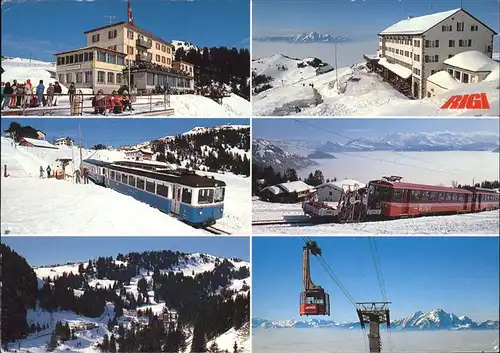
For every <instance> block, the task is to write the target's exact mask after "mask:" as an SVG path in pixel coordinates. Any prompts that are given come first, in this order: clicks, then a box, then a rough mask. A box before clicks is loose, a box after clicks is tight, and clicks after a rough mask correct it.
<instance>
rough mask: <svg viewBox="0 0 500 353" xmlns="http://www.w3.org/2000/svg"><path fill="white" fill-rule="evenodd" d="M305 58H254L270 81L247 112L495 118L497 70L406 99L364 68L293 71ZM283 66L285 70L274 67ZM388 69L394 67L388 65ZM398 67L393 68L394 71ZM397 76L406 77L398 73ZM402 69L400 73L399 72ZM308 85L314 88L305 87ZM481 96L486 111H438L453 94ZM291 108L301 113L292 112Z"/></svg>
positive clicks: (497, 108)
mask: <svg viewBox="0 0 500 353" xmlns="http://www.w3.org/2000/svg"><path fill="white" fill-rule="evenodd" d="M305 61H306V59H303V60H299V59H297V60H296V59H290V58H287V57H285V56H282V55H273V56H271V57H268V58H263V59H258V60H254V61H253V62H252V63H253V71H254V72H255V73H256V74H257V75H261V74H263V75H268V76H271V77H272V80H271V81H270V84H271V85H272V86H273V88H271V89H268V90H265V91H263V92H260V93H258V94H255V95H254V96H253V97H252V105H253V114H254V115H257V116H287V115H297V116H323V117H329V116H384V117H393V116H394V117H401V116H469V117H470V116H498V115H499V114H500V104H499V95H498V85H499V84H500V78H499V77H500V75H499V72H500V69H495V70H494V71H493V72H492V73H490V74H489V75H488V76H487V78H486V79H485V80H484V81H483V82H480V83H469V84H464V85H462V86H459V87H454V88H453V89H451V90H449V91H446V92H444V93H441V94H438V95H436V96H435V97H430V98H424V99H421V100H411V99H409V98H408V97H406V96H405V95H403V94H402V93H400V92H398V91H396V90H395V89H394V88H393V87H392V86H391V85H390V84H389V83H388V82H384V80H383V79H382V78H381V77H380V75H378V74H376V73H373V72H369V70H368V69H367V68H366V67H365V66H364V64H354V65H352V66H351V67H344V68H338V69H337V70H334V71H331V72H328V73H325V74H322V75H319V76H316V73H315V71H314V68H312V67H310V66H308V67H306V68H298V67H297V63H300V62H305ZM280 64H284V65H286V66H287V67H288V70H286V71H278V69H277V67H276V65H278V66H279V65H280ZM389 65H394V64H389ZM400 68H401V69H405V68H403V67H399V66H398V68H394V71H398V70H399V69H400ZM399 71H401V72H399V73H400V74H404V75H406V74H407V71H406V69H405V70H399ZM402 71H405V72H402ZM310 84H312V85H313V86H314V87H311V86H309V85H310ZM483 92H484V93H486V95H487V96H488V101H489V103H490V109H481V110H472V111H471V110H467V109H458V110H452V109H441V107H442V106H443V104H444V103H445V102H446V101H447V100H448V99H449V98H450V97H451V96H454V95H461V94H474V93H483ZM295 107H299V108H300V109H301V111H300V112H298V113H297V112H296V109H295Z"/></svg>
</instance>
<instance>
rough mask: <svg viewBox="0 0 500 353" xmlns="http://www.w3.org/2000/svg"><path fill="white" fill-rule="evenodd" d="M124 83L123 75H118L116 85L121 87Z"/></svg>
mask: <svg viewBox="0 0 500 353" xmlns="http://www.w3.org/2000/svg"><path fill="white" fill-rule="evenodd" d="M121 83H122V74H116V84H117V85H121Z"/></svg>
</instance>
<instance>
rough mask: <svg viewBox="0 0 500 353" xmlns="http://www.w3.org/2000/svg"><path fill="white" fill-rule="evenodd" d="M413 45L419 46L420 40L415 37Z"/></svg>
mask: <svg viewBox="0 0 500 353" xmlns="http://www.w3.org/2000/svg"><path fill="white" fill-rule="evenodd" d="M413 46H414V47H417V48H420V40H417V39H415V40H413Z"/></svg>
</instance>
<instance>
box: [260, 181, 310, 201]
mask: <svg viewBox="0 0 500 353" xmlns="http://www.w3.org/2000/svg"><path fill="white" fill-rule="evenodd" d="M315 193H316V190H315V189H314V187H313V186H311V185H308V184H306V183H304V182H303V181H301V180H298V181H291V182H288V183H281V184H277V185H273V186H268V187H265V188H264V189H262V190H261V191H260V193H259V197H260V199H261V200H263V201H268V202H280V203H294V202H301V201H304V200H307V199H309V198H312V197H313V195H314V194H315Z"/></svg>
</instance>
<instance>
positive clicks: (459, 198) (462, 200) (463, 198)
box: [458, 194, 465, 202]
mask: <svg viewBox="0 0 500 353" xmlns="http://www.w3.org/2000/svg"><path fill="white" fill-rule="evenodd" d="M458 201H460V202H464V201H465V197H464V194H459V195H458Z"/></svg>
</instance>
